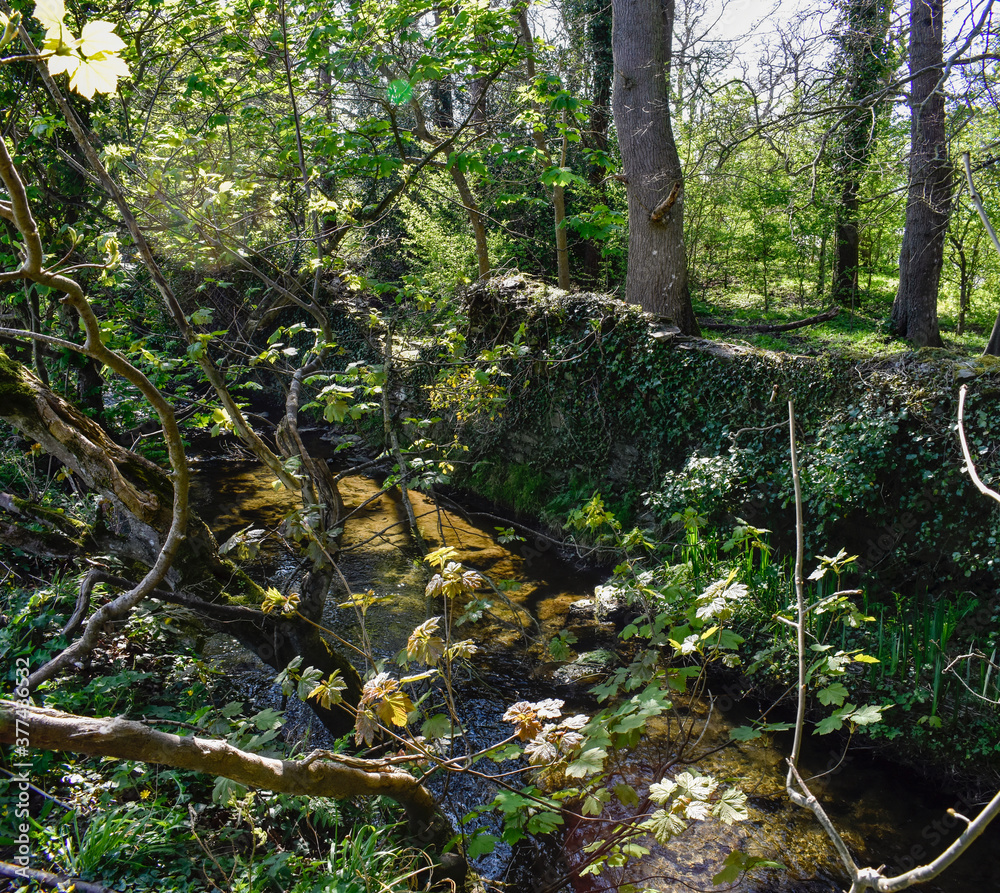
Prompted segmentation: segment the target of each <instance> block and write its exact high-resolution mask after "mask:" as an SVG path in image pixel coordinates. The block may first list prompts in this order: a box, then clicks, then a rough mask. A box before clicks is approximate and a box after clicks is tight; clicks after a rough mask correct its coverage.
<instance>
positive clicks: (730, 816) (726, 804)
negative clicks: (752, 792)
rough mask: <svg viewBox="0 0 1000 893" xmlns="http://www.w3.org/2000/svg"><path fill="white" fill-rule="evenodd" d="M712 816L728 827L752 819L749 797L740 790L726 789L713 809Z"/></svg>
mask: <svg viewBox="0 0 1000 893" xmlns="http://www.w3.org/2000/svg"><path fill="white" fill-rule="evenodd" d="M712 815H714V816H715V817H716V818H717V819H719V820H720V821H721V822H723V823H724V824H726V825H732V824H734V823H735V822H745V821H746V820H747V819H749V818H750V813H749V811H748V810H747V795H746V794H744V793H743V791H741V790H739V789H738V788H726V789H725V790H724V791H723V792H722V793H721V794H720V795H719V799H718V800H716V802H715V805H714V806H713V807H712Z"/></svg>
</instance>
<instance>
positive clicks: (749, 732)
mask: <svg viewBox="0 0 1000 893" xmlns="http://www.w3.org/2000/svg"><path fill="white" fill-rule="evenodd" d="M762 734H763V733H762V732H761V730H760V729H755V728H754V727H753V726H737V727H736V728H735V729H730V730H729V737H730V738H732V739H733V741H753V740H755V739H756V738H759V737H760V736H761V735H762Z"/></svg>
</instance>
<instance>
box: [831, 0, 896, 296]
mask: <svg viewBox="0 0 1000 893" xmlns="http://www.w3.org/2000/svg"><path fill="white" fill-rule="evenodd" d="M838 5H839V6H840V9H841V15H840V21H839V23H838V28H837V32H836V35H835V38H834V39H835V41H836V42H837V44H838V45H839V54H838V58H839V64H838V72H837V73H838V74H839V75H842V76H843V80H844V83H845V90H844V96H845V99H846V100H847V101H848V102H849V103H850V104H852V105H854V106H855V108H852V109H850V110H849V111H847V112H845V113H844V116H843V118H842V119H841V121H840V124H839V131H840V133H839V140H838V145H837V148H836V154H835V156H834V177H835V179H836V181H837V182H838V184H839V188H840V204H839V205H838V207H837V227H836V245H837V253H836V256H835V260H834V272H833V301H834V303H837V304H848V303H849V304H850V306H851V307H852V308H853V307H854V302H855V299H856V297H857V293H858V267H859V265H860V252H859V245H860V239H859V227H858V218H859V216H860V215H859V208H860V205H859V201H858V194H859V191H860V181H861V176H862V174H863V173H864V171H865V170H866V169H867V167H868V161H869V159H870V158H871V155H872V152H873V151H874V148H875V141H876V138H877V136H878V125H879V123H880V121H881V120H882V118H883V109H884V108H885V107H886V105H887V103H886V100H885V99H884V98H882V96H881V92H880V91H881V88H882V86H883V83H884V80H885V77H886V76H887V75H888V73H889V71H890V70H891V65H890V62H889V56H890V45H889V42H888V40H887V39H886V36H887V34H888V31H889V18H890V6H891V4H890V3H887V2H886V0H839V4H838Z"/></svg>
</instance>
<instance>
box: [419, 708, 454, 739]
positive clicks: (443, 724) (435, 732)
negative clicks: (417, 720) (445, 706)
mask: <svg viewBox="0 0 1000 893" xmlns="http://www.w3.org/2000/svg"><path fill="white" fill-rule="evenodd" d="M455 731H456V733H457V732H460V731H461V729H455ZM420 734H421V735H423V736H424V737H425V738H431V739H434V738H451V737H452V724H451V719H449V718H448V717H447V716H445V715H444V714H443V713H437V714H435V715H434V716H432V717H431V718H430V719H428V720H427V721H426V722H425V723H424V724H423V725H422V726H421V727H420Z"/></svg>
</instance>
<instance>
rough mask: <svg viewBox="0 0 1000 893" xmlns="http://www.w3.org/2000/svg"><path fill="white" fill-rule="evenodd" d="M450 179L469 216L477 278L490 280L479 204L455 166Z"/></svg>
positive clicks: (461, 173) (487, 249) (483, 224)
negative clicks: (474, 247)
mask: <svg viewBox="0 0 1000 893" xmlns="http://www.w3.org/2000/svg"><path fill="white" fill-rule="evenodd" d="M449 170H450V171H451V179H452V181H453V182H454V183H455V186H456V188H457V189H458V194H459V195H460V196H461V197H462V204H464V205H465V211H466V213H467V214H468V215H469V225H470V226H471V227H472V235H473V237H474V238H475V240H476V264H477V265H478V266H479V278H480V279H489V278H490V270H491V267H490V247H489V243H488V242H487V241H486V224H485V223H484V222H483V215H482V213H481V212H480V210H479V202H477V201H476V197H475V195H473V193H472V187H471V186H469V181H468V179H466V176H465V174H464V173H463V172H462V171H460V170H459V169H458V165H457V164H453V165H452V166H451V168H449Z"/></svg>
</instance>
